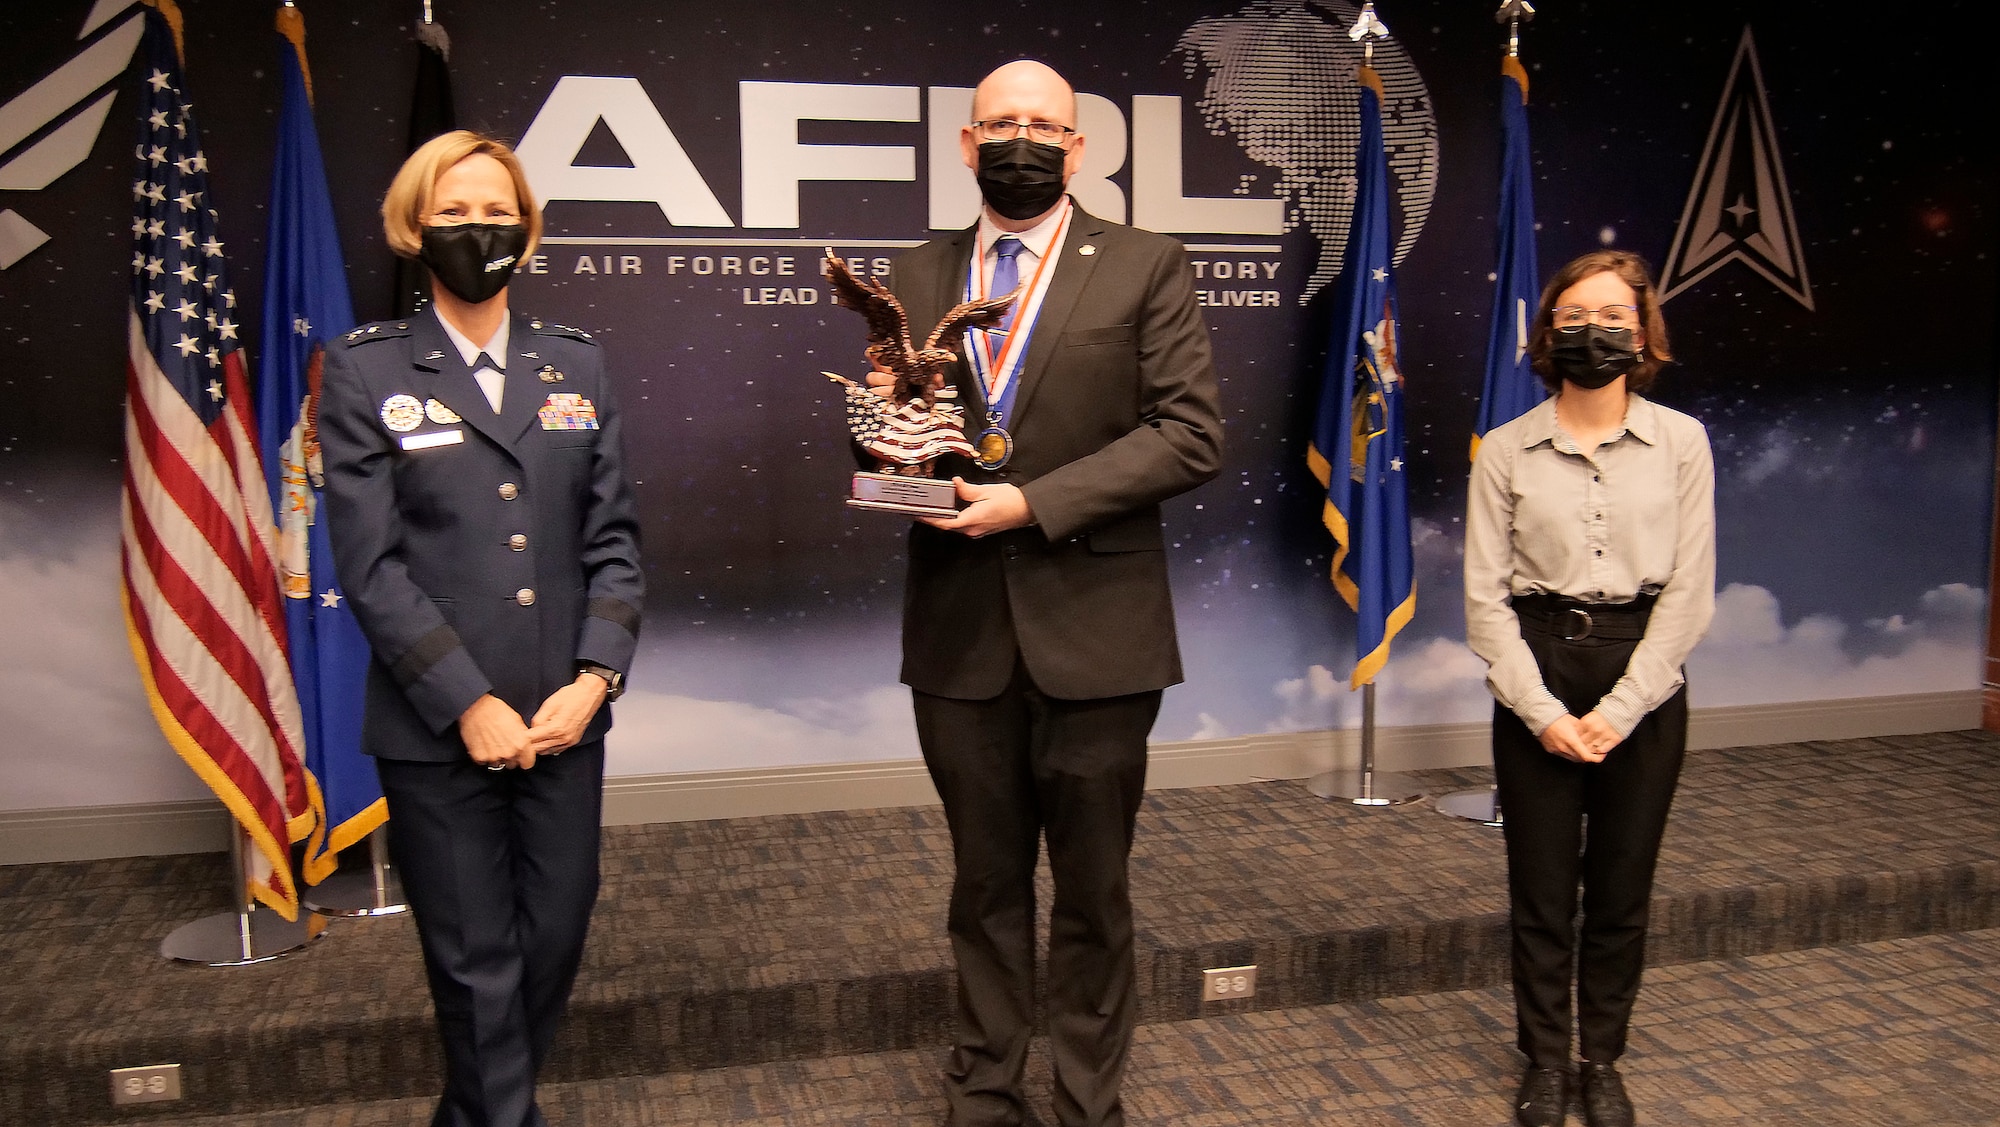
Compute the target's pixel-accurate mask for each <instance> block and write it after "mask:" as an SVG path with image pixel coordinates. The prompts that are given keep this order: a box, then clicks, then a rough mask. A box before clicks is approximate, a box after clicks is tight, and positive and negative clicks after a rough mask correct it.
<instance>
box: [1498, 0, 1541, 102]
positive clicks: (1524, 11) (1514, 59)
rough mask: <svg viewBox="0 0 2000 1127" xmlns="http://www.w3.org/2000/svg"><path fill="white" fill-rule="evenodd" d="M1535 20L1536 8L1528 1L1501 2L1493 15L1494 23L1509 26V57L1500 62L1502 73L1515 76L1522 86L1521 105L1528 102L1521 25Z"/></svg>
mask: <svg viewBox="0 0 2000 1127" xmlns="http://www.w3.org/2000/svg"><path fill="white" fill-rule="evenodd" d="M1534 18H1535V6H1534V5H1533V4H1530V3H1529V2H1528V0H1501V4H1500V10H1499V11H1497V12H1495V13H1493V22H1494V23H1504V24H1506V25H1507V57H1506V58H1504V59H1502V60H1500V73H1501V74H1505V75H1511V76H1513V79H1514V81H1516V82H1518V83H1520V84H1521V103H1522V104H1523V105H1526V104H1527V101H1528V70H1527V68H1526V67H1523V66H1522V65H1521V25H1522V24H1524V23H1527V22H1528V21H1530V20H1532V19H1534Z"/></svg>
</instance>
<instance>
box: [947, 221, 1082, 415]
mask: <svg viewBox="0 0 2000 1127" xmlns="http://www.w3.org/2000/svg"><path fill="white" fill-rule="evenodd" d="M1073 210H1074V209H1073V208H1072V206H1071V205H1070V203H1069V201H1068V200H1064V201H1063V213H1062V218H1061V219H1059V220H1057V221H1056V233H1055V236H1054V237H1053V238H1051V239H1050V240H1049V245H1048V247H1047V251H1046V253H1044V254H1043V255H1042V256H1041V258H1040V260H1039V261H1037V262H1036V263H1035V275H1034V277H1033V278H1032V279H1031V280H1030V281H1029V283H1028V288H1027V292H1025V293H1023V294H1022V295H1021V298H1020V300H1019V301H1017V302H1016V303H1015V304H1014V308H1013V310H1012V313H1013V322H1014V325H1013V329H1012V330H1011V331H1008V332H1004V333H996V332H994V331H992V330H990V329H976V330H974V331H972V332H970V333H967V334H966V335H965V352H966V358H967V359H968V360H969V361H970V362H971V364H972V374H973V375H974V376H975V377H977V381H976V382H977V384H978V387H979V390H980V398H981V399H982V401H983V404H982V405H983V406H984V407H985V408H986V425H987V426H989V427H1005V426H1006V425H1007V424H1006V416H1007V412H1008V411H1009V410H1011V409H1012V408H1013V406H1014V389H1015V388H1016V387H1017V386H1019V383H1020V381H1019V380H1018V379H1017V378H1016V377H1018V376H1019V375H1020V373H1021V367H1022V365H1023V364H1025V363H1026V362H1027V359H1028V339H1029V338H1030V337H1031V336H1033V335H1034V332H1035V322H1036V321H1037V320H1038V319H1039V318H1040V317H1041V315H1042V299H1043V298H1044V297H1047V296H1048V292H1049V283H1050V282H1051V281H1053V280H1054V277H1055V271H1054V270H1052V269H1050V267H1051V266H1052V265H1054V263H1055V260H1056V258H1057V257H1058V256H1060V255H1061V254H1062V247H1063V238H1064V237H1065V236H1066V235H1068V234H1069V219H1070V214H1071V212H1072V211H1073ZM1003 237H1004V236H1003ZM1014 237H1015V238H1019V236H1018V235H1017V236H1014ZM994 241H995V242H998V241H999V240H998V239H995V240H994ZM987 249H988V247H987V246H978V247H976V248H975V250H976V251H977V252H978V253H976V254H974V255H973V256H972V261H971V263H970V264H969V265H968V266H967V268H966V272H965V297H966V300H967V301H973V300H980V301H983V300H985V299H986V251H987ZM994 337H1001V338H1002V341H1001V344H1000V348H999V350H998V352H997V353H996V352H995V350H994V347H993V338H994Z"/></svg>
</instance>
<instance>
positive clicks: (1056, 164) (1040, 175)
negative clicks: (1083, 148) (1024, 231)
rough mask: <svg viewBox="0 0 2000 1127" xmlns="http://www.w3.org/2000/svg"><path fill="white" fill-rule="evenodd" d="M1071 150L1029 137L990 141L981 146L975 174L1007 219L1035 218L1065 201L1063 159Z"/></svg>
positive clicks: (981, 189) (984, 192) (982, 190)
mask: <svg viewBox="0 0 2000 1127" xmlns="http://www.w3.org/2000/svg"><path fill="white" fill-rule="evenodd" d="M1068 156H1069V152H1068V150H1066V149H1064V148H1063V147H1062V146H1060V145H1044V144H1040V143H1039V142H1035V141H1030V140H1028V139H1027V138H1026V137H1016V138H1014V139H1013V140H1011V141H987V142H985V143H984V144H982V145H980V146H979V167H978V169H976V170H975V171H974V173H973V177H974V179H976V180H978V181H979V194H980V195H982V196H985V197H986V202H987V203H989V204H991V205H992V206H993V210H994V211H997V212H999V213H1000V214H1001V215H1003V216H1005V217H1007V218H1008V219H1012V220H1016V221H1020V220H1024V219H1033V218H1034V217H1035V216H1037V215H1040V214H1042V213H1043V212H1046V211H1048V210H1049V209H1050V208H1052V207H1054V206H1056V204H1058V203H1061V202H1062V197H1063V161H1064V160H1065V159H1066V158H1067V157H1068Z"/></svg>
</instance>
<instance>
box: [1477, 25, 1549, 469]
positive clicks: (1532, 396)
mask: <svg viewBox="0 0 2000 1127" xmlns="http://www.w3.org/2000/svg"><path fill="white" fill-rule="evenodd" d="M1500 135H1501V141H1502V147H1501V153H1500V232H1499V256H1498V264H1497V265H1496V266H1495V267H1494V278H1493V321H1492V324H1491V326H1490V329H1489V332H1490V335H1489V336H1488V337H1487V339H1486V378H1485V382H1484V383H1483V384H1482V385H1481V388H1480V392H1479V419H1478V421H1477V422H1475V423H1474V424H1473V427H1472V452H1473V454H1474V455H1477V454H1478V453H1479V440H1480V439H1481V438H1483V437H1485V435H1486V432H1487V431H1489V430H1492V429H1493V428H1494V427H1497V426H1499V425H1500V424H1501V423H1505V422H1509V421H1511V420H1513V419H1516V418H1519V417H1520V416H1521V415H1523V414H1525V413H1526V412H1527V410H1528V408H1530V407H1533V406H1534V405H1535V404H1537V403H1540V402H1541V401H1542V399H1543V397H1544V396H1546V395H1547V394H1548V393H1547V392H1546V391H1544V390H1543V389H1542V381H1541V380H1540V379H1539V378H1538V377H1536V375H1535V373H1534V372H1533V371H1532V370H1531V369H1530V368H1529V367H1528V326H1529V324H1531V323H1532V322H1533V321H1534V319H1535V302H1536V301H1538V300H1539V299H1540V290H1541V271H1540V269H1539V268H1538V267H1537V265H1536V261H1535V189H1534V184H1533V177H1534V169H1533V168H1532V167H1531V166H1530V163H1529V159H1528V72H1527V71H1525V70H1523V69H1521V61H1520V60H1519V59H1516V58H1514V57H1512V56H1508V58H1507V59H1506V61H1504V62H1502V63H1501V64H1500Z"/></svg>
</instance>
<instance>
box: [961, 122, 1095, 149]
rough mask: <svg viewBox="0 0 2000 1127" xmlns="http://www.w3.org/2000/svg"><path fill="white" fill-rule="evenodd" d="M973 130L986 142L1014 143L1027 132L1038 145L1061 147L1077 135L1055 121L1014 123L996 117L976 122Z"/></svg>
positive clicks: (1074, 131)
mask: <svg viewBox="0 0 2000 1127" xmlns="http://www.w3.org/2000/svg"><path fill="white" fill-rule="evenodd" d="M972 128H974V129H975V130H978V132H979V136H980V138H981V139H982V140H986V141H1012V140H1013V139H1014V138H1016V137H1019V136H1020V135H1021V133H1022V131H1023V130H1026V131H1027V134H1028V140H1030V141H1033V142H1035V143H1036V144H1038V145H1060V144H1062V143H1063V142H1065V141H1067V140H1069V139H1070V137H1071V136H1073V135H1074V134H1075V133H1076V130H1074V129H1071V128H1070V127H1069V126H1067V125H1057V124H1056V123H1055V122H1053V121H1014V120H1012V119H1011V118H1004V117H995V118H989V119H987V120H985V121H975V122H973V123H972Z"/></svg>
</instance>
